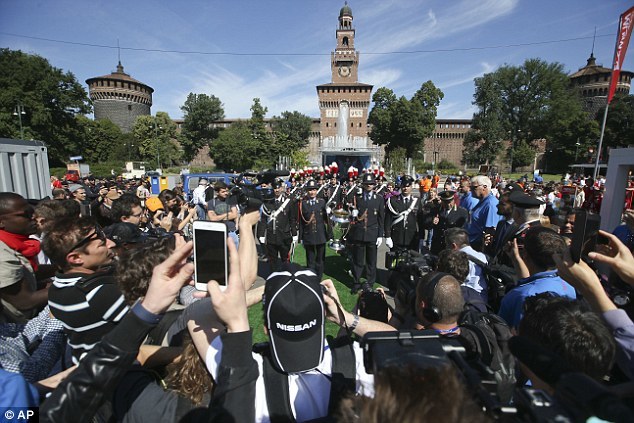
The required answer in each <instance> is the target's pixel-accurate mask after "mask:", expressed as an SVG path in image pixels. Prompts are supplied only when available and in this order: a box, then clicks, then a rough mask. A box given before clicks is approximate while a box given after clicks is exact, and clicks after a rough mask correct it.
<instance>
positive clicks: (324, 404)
mask: <svg viewBox="0 0 634 423" xmlns="http://www.w3.org/2000/svg"><path fill="white" fill-rule="evenodd" d="M354 353H355V357H356V366H357V387H356V393H357V394H359V395H364V396H367V397H373V396H374V376H373V375H370V374H368V373H366V371H365V367H364V366H363V350H362V349H361V347H360V346H359V344H358V343H357V342H355V343H354ZM252 354H253V359H254V360H255V361H256V362H257V363H258V370H259V373H260V375H259V376H258V380H257V381H256V384H255V421H256V422H269V421H270V418H269V409H268V406H267V404H266V393H265V388H264V377H263V376H262V375H263V370H262V356H261V355H260V354H257V353H252ZM221 357H222V339H221V338H220V337H219V336H218V337H216V338H214V339H213V340H212V341H211V345H210V346H209V348H208V349H207V354H206V357H205V364H206V365H207V370H209V373H210V374H211V376H212V377H213V378H214V379H216V377H217V373H218V366H219V365H220V359H221ZM331 374H332V354H331V352H330V348H329V347H328V344H326V345H325V347H324V359H323V360H322V361H321V363H320V364H319V366H318V367H317V368H316V369H313V370H310V371H308V372H303V373H295V374H289V376H288V388H289V398H290V403H291V410H292V411H293V415H294V416H295V420H297V421H298V422H303V421H307V420H313V419H317V418H320V417H324V416H326V415H328V402H329V401H330V380H329V379H328V378H329V377H330V376H331Z"/></svg>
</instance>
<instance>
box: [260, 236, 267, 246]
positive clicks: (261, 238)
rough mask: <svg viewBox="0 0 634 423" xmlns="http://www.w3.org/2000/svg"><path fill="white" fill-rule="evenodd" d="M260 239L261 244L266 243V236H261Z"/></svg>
mask: <svg viewBox="0 0 634 423" xmlns="http://www.w3.org/2000/svg"><path fill="white" fill-rule="evenodd" d="M258 241H260V244H262V245H264V244H266V237H264V236H261V237H259V238H258Z"/></svg>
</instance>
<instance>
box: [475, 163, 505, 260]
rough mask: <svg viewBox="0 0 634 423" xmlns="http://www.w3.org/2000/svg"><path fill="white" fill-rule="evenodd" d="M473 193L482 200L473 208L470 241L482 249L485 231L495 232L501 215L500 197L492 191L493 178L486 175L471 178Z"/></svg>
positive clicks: (479, 249)
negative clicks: (499, 208)
mask: <svg viewBox="0 0 634 423" xmlns="http://www.w3.org/2000/svg"><path fill="white" fill-rule="evenodd" d="M471 193H472V195H473V197H474V198H476V199H478V200H480V201H479V202H478V204H476V206H475V207H474V208H473V209H472V210H471V222H470V223H469V226H468V227H467V232H469V243H470V244H471V246H472V247H473V248H474V249H475V250H477V251H482V248H483V238H484V233H485V231H487V232H491V233H493V232H494V231H495V228H496V227H497V224H498V222H499V221H500V219H501V216H500V215H498V214H497V205H498V202H499V201H498V199H497V198H495V196H494V195H493V194H492V193H491V179H489V178H488V177H487V176H484V175H477V176H474V177H473V178H471Z"/></svg>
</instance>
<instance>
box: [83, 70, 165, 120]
mask: <svg viewBox="0 0 634 423" xmlns="http://www.w3.org/2000/svg"><path fill="white" fill-rule="evenodd" d="M86 84H88V90H89V92H90V99H91V100H92V102H93V104H94V105H95V120H100V119H109V120H110V121H112V122H113V123H114V124H115V125H117V126H118V127H119V128H120V129H121V131H122V132H130V131H131V130H132V127H133V125H134V121H135V119H136V118H137V116H143V115H150V107H152V93H153V92H154V89H152V87H150V86H148V85H145V84H144V83H143V82H140V81H137V80H136V79H134V78H132V77H130V75H128V74H127V73H125V72H123V66H122V65H121V62H119V64H118V65H117V70H116V71H115V72H113V73H111V74H110V75H104V76H98V77H95V78H90V79H87V80H86Z"/></svg>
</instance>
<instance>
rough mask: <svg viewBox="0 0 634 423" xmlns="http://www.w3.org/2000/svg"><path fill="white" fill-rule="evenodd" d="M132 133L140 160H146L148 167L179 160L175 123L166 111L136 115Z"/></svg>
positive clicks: (171, 163)
mask: <svg viewBox="0 0 634 423" xmlns="http://www.w3.org/2000/svg"><path fill="white" fill-rule="evenodd" d="M132 134H133V135H134V139H135V143H136V144H135V145H137V146H138V149H139V154H140V156H141V158H142V160H144V161H146V162H148V163H149V164H150V167H151V166H153V165H154V164H157V165H158V166H159V168H163V166H165V165H167V166H172V165H174V164H175V163H177V162H179V161H180V159H181V157H182V153H181V151H180V148H179V139H178V136H177V134H176V124H175V123H174V122H173V121H172V119H171V118H170V117H169V115H168V114H167V113H165V112H158V113H156V116H139V117H137V118H136V121H135V122H134V127H133V128H132Z"/></svg>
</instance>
